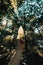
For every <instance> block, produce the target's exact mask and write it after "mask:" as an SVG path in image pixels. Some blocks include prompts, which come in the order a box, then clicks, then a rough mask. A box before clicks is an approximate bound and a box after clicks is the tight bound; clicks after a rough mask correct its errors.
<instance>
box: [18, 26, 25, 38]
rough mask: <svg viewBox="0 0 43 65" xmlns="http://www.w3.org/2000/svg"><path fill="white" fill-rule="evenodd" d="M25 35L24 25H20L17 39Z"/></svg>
mask: <svg viewBox="0 0 43 65" xmlns="http://www.w3.org/2000/svg"><path fill="white" fill-rule="evenodd" d="M23 36H24V30H23V27H22V26H20V27H19V30H18V36H17V39H20V38H22V37H23Z"/></svg>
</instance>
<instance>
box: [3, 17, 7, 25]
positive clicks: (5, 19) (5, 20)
mask: <svg viewBox="0 0 43 65" xmlns="http://www.w3.org/2000/svg"><path fill="white" fill-rule="evenodd" d="M6 23H7V18H6V17H4V18H3V19H2V25H6Z"/></svg>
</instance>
